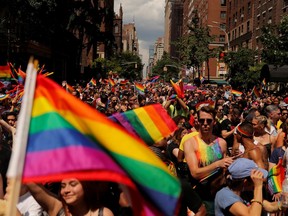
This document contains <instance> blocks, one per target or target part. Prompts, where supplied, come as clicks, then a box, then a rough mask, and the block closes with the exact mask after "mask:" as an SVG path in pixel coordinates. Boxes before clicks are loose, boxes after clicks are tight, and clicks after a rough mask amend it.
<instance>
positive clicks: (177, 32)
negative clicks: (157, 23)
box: [164, 0, 183, 58]
mask: <svg viewBox="0 0 288 216" xmlns="http://www.w3.org/2000/svg"><path fill="white" fill-rule="evenodd" d="M164 31H165V32H164V50H165V52H167V53H169V54H170V56H172V57H176V58H178V56H179V55H178V53H177V50H176V47H175V45H174V44H173V42H176V41H177V40H178V39H179V38H180V37H181V36H182V33H183V2H182V0H166V1H165V29H164Z"/></svg>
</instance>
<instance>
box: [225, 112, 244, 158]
mask: <svg viewBox="0 0 288 216" xmlns="http://www.w3.org/2000/svg"><path fill="white" fill-rule="evenodd" d="M240 115H241V112H240V110H239V109H238V108H232V110H231V113H229V114H228V115H227V119H225V120H223V121H222V122H221V135H222V138H223V139H225V141H226V142H227V148H228V150H229V151H228V154H229V155H230V154H231V153H232V147H233V142H234V136H233V133H234V131H235V127H236V126H237V125H238V124H239V123H240ZM230 151H231V152H230Z"/></svg>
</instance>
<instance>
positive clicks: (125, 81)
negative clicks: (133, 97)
mask: <svg viewBox="0 0 288 216" xmlns="http://www.w3.org/2000/svg"><path fill="white" fill-rule="evenodd" d="M127 83H129V81H128V80H121V81H120V85H126V84H127Z"/></svg>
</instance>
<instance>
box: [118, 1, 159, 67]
mask: <svg viewBox="0 0 288 216" xmlns="http://www.w3.org/2000/svg"><path fill="white" fill-rule="evenodd" d="M120 4H122V9H123V24H127V23H132V22H133V21H134V22H135V27H136V31H137V36H138V41H139V46H140V50H139V53H140V55H142V56H143V59H142V63H143V64H144V63H145V66H144V68H145V67H146V66H147V64H148V58H149V46H150V45H154V43H155V41H156V40H157V39H158V37H162V36H163V35H164V5H165V0H114V11H115V13H117V14H119V7H120Z"/></svg>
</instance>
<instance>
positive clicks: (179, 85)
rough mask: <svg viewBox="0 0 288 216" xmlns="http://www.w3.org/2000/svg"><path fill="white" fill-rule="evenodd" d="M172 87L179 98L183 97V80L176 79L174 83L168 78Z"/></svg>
mask: <svg viewBox="0 0 288 216" xmlns="http://www.w3.org/2000/svg"><path fill="white" fill-rule="evenodd" d="M170 82H171V85H172V87H173V88H174V90H175V92H176V94H177V96H178V97H179V98H184V88H183V82H182V80H180V81H178V82H177V83H174V82H173V81H172V80H170Z"/></svg>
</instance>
